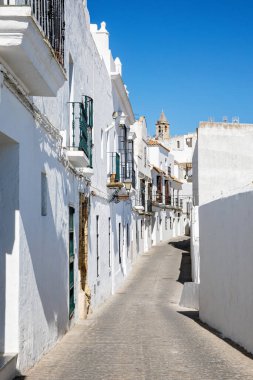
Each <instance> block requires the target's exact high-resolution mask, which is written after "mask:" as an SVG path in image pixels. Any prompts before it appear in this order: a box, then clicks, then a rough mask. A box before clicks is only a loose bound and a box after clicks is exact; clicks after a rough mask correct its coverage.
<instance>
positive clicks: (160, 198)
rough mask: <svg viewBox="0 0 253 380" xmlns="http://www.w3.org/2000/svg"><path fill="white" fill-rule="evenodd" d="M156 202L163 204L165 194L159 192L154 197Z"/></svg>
mask: <svg viewBox="0 0 253 380" xmlns="http://www.w3.org/2000/svg"><path fill="white" fill-rule="evenodd" d="M154 201H155V202H157V203H163V194H162V193H161V192H159V191H157V192H156V193H155V196H154Z"/></svg>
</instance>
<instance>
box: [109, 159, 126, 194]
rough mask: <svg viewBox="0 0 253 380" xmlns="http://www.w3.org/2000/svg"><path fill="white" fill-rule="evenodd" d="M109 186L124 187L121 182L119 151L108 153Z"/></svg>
mask: <svg viewBox="0 0 253 380" xmlns="http://www.w3.org/2000/svg"><path fill="white" fill-rule="evenodd" d="M108 179H109V182H108V184H107V186H108V187H112V188H114V187H122V186H123V184H122V183H121V182H120V155H119V153H117V152H110V153H108Z"/></svg>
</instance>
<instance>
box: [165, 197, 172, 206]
mask: <svg viewBox="0 0 253 380" xmlns="http://www.w3.org/2000/svg"><path fill="white" fill-rule="evenodd" d="M165 204H166V206H171V196H170V195H166V196H165Z"/></svg>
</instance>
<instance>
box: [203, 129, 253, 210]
mask: <svg viewBox="0 0 253 380" xmlns="http://www.w3.org/2000/svg"><path fill="white" fill-rule="evenodd" d="M252 143H253V125H252V124H236V123H234V124H228V123H204V122H203V123H200V126H199V129H198V146H197V149H198V152H197V156H198V169H197V170H198V188H197V191H198V193H199V202H198V203H199V205H202V204H204V203H208V202H211V201H213V200H215V199H219V198H222V197H225V196H228V195H232V194H237V193H240V192H243V191H249V190H251V189H252V168H253V151H252V149H251V147H252Z"/></svg>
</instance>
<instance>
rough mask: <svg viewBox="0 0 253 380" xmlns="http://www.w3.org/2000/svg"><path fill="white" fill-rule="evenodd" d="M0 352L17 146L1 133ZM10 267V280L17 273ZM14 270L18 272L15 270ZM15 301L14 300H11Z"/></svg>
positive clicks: (3, 346) (15, 193)
mask: <svg viewBox="0 0 253 380" xmlns="http://www.w3.org/2000/svg"><path fill="white" fill-rule="evenodd" d="M0 209H1V218H0V304H1V307H0V352H6V342H5V336H6V326H5V325H6V323H5V322H6V321H5V314H6V281H7V276H6V274H7V273H6V270H7V269H6V265H7V257H6V256H7V255H12V254H13V248H14V243H15V211H16V210H18V209H19V145H18V144H17V143H16V142H15V141H13V140H11V139H9V138H8V137H7V136H5V135H3V134H2V133H0ZM10 269H11V271H12V272H11V273H9V276H8V278H9V280H11V278H12V280H14V278H17V276H18V268H15V267H14V265H13V268H10ZM16 272H17V273H16ZM13 302H14V301H13Z"/></svg>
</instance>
